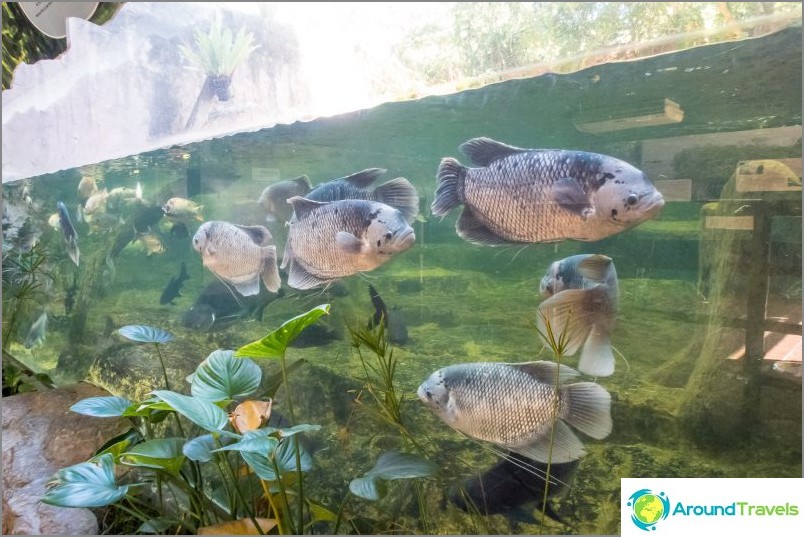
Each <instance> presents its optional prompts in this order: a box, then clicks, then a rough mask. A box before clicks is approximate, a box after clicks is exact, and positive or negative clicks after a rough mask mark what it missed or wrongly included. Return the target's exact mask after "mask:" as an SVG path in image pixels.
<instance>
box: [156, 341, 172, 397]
mask: <svg viewBox="0 0 804 537" xmlns="http://www.w3.org/2000/svg"><path fill="white" fill-rule="evenodd" d="M154 347H156V355H157V356H158V357H159V365H161V366H162V376H163V378H164V379H165V389H166V390H168V391H173V390H171V389H170V381H169V380H168V374H167V368H165V361H164V360H163V359H162V351H160V350H159V343H154Z"/></svg>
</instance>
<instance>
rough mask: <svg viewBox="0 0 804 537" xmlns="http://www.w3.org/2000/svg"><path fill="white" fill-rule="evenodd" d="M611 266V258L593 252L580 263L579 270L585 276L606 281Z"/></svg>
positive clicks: (597, 280) (598, 280)
mask: <svg viewBox="0 0 804 537" xmlns="http://www.w3.org/2000/svg"><path fill="white" fill-rule="evenodd" d="M609 267H611V258H610V257H609V256H606V255H603V254H593V255H590V256H589V257H587V258H586V259H584V260H583V261H581V262H580V263H578V272H580V273H581V275H582V276H583V277H584V278H588V279H590V280H593V281H596V282H605V281H606V279H607V276H608V272H609Z"/></svg>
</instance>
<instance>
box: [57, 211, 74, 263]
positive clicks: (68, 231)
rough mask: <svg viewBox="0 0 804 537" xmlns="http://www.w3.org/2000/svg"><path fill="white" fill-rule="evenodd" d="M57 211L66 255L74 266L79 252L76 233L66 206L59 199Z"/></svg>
mask: <svg viewBox="0 0 804 537" xmlns="http://www.w3.org/2000/svg"><path fill="white" fill-rule="evenodd" d="M56 207H57V209H58V212H59V225H60V227H61V233H62V235H63V236H64V240H65V241H66V243H67V255H69V256H70V259H72V261H73V263H75V266H76V267H77V266H78V258H79V255H80V252H79V250H78V233H76V231H75V228H74V227H73V223H72V221H71V220H70V213H69V212H68V211H67V206H66V205H64V203H62V202H61V201H59V202H57V203H56Z"/></svg>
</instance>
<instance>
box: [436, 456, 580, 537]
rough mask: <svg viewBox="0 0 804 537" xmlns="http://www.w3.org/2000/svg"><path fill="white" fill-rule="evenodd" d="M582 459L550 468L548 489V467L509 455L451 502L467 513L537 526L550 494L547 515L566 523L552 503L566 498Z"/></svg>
mask: <svg viewBox="0 0 804 537" xmlns="http://www.w3.org/2000/svg"><path fill="white" fill-rule="evenodd" d="M579 464H580V461H579V460H575V461H572V462H567V463H553V464H551V465H550V468H549V470H550V485H549V486H547V470H548V467H547V464H546V463H543V462H537V461H533V460H531V459H528V458H526V457H523V456H522V455H519V454H517V453H513V452H508V453H507V454H506V455H505V456H504V458H503V459H502V460H501V461H500V462H498V463H497V464H495V465H494V466H492V467H491V468H489V469H488V470H486V471H485V472H483V473H482V474H480V475H478V476H477V477H475V478H473V479H469V480H467V481H466V482H464V483H463V485H462V486H461V487H460V488H459V489H457V490H452V491H451V492H450V493H449V499H450V501H451V502H452V503H453V504H455V505H456V506H457V507H458V508H459V509H461V510H463V511H466V512H479V513H480V514H482V515H486V516H488V515H498V514H499V515H503V516H505V517H506V518H508V520H509V521H510V522H511V523H513V524H516V523H519V522H526V523H530V524H537V523H538V521H537V520H536V518H535V517H534V516H533V514H532V511H533V509H534V508H535V509H536V510H537V511H541V508H542V502H543V501H544V500H545V492H547V503H546V505H545V510H544V514H545V515H547V516H549V517H550V518H552V519H553V520H555V521H556V522H559V523H561V524H566V522H565V521H564V520H563V519H562V518H561V516H559V515H558V513H556V511H555V508H554V507H553V505H552V503H551V500H555V499H561V498H564V497H565V496H566V495H567V494H568V493H569V491H570V489H571V482H572V478H573V477H574V475H575V473H576V472H577V470H578V466H579Z"/></svg>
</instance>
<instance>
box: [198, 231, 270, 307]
mask: <svg viewBox="0 0 804 537" xmlns="http://www.w3.org/2000/svg"><path fill="white" fill-rule="evenodd" d="M193 248H194V249H195V251H196V252H198V253H199V254H201V259H202V260H203V263H204V266H205V267H206V268H207V269H209V271H210V272H212V273H213V274H215V275H216V276H218V277H219V278H221V279H222V280H224V281H226V282H228V283H231V284H232V285H233V286H234V288H235V289H236V290H237V292H238V293H240V294H241V295H243V296H250V295H256V294H258V293H259V292H260V278H262V281H263V283H264V284H265V288H266V289H268V290H269V291H270V292H272V293H275V292H277V291H278V290H279V286H280V284H281V282H280V279H279V269H278V268H277V265H276V259H277V258H276V246H275V245H274V244H273V237H272V236H271V233H270V231H268V230H267V229H266V228H265V227H263V226H239V225H236V224H230V223H229V222H222V221H218V220H213V221H210V222H204V223H203V224H201V226H200V227H199V228H198V231H196V233H195V235H194V236H193Z"/></svg>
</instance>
